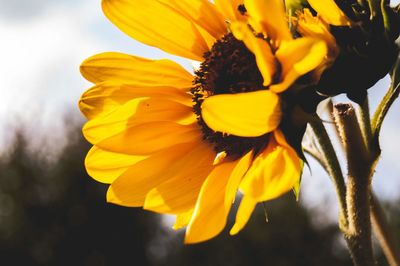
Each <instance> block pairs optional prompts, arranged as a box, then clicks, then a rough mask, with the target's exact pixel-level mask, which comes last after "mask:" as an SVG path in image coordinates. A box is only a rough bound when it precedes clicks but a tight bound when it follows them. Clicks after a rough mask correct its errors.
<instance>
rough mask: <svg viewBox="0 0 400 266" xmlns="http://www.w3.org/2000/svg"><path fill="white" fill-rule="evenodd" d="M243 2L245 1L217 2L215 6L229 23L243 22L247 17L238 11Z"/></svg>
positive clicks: (223, 0)
mask: <svg viewBox="0 0 400 266" xmlns="http://www.w3.org/2000/svg"><path fill="white" fill-rule="evenodd" d="M243 1H244V0H215V5H216V6H217V8H218V10H219V11H220V12H221V13H222V14H223V15H224V17H225V19H227V20H228V21H231V22H232V21H243V20H245V19H246V17H245V16H243V15H242V14H240V12H239V9H238V8H239V5H242V4H243Z"/></svg>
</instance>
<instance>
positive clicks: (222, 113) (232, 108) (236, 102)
mask: <svg viewBox="0 0 400 266" xmlns="http://www.w3.org/2000/svg"><path fill="white" fill-rule="evenodd" d="M201 108H202V110H201V114H202V117H203V119H204V121H205V122H206V124H207V125H208V126H209V127H210V128H211V129H213V130H215V131H219V132H223V133H228V134H232V135H236V136H241V137H257V136H261V135H263V134H265V133H268V132H271V131H272V130H274V129H275V128H277V127H278V125H279V123H280V120H281V109H280V108H281V106H280V101H279V97H278V96H277V95H276V94H275V93H273V92H271V91H269V90H261V91H255V92H246V93H237V94H220V95H215V96H211V97H208V98H206V99H205V100H204V102H203V104H202V106H201Z"/></svg>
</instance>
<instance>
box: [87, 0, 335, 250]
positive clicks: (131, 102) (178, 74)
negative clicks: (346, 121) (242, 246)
mask: <svg viewBox="0 0 400 266" xmlns="http://www.w3.org/2000/svg"><path fill="white" fill-rule="evenodd" d="M103 10H104V12H105V14H106V15H107V17H108V18H110V20H111V21H112V22H113V23H114V24H116V25H117V26H118V27H119V28H120V29H122V30H123V31H124V32H126V33H127V34H129V35H130V36H132V37H133V38H135V39H137V40H139V41H141V42H143V43H146V44H148V45H152V46H156V47H158V48H160V49H163V50H164V51H167V52H169V53H172V54H175V55H179V56H183V57H186V58H189V59H193V60H198V61H200V62H201V64H200V68H199V69H198V70H197V71H196V72H195V73H194V75H192V74H190V73H188V72H187V71H186V70H184V69H183V68H182V67H180V66H179V65H177V64H176V63H174V62H171V61H168V60H148V59H144V58H139V57H135V56H130V55H125V54H121V53H103V54H99V55H95V56H93V57H91V58H89V59H87V60H86V61H85V62H84V63H83V64H82V66H81V72H82V74H83V76H84V77H85V78H86V79H88V80H89V81H91V82H93V83H95V86H94V87H92V88H91V89H89V90H88V91H87V92H85V93H84V94H83V95H82V97H81V100H80V103H79V106H80V109H81V111H82V112H83V113H84V114H85V116H86V117H87V118H88V119H89V121H88V122H87V123H86V125H85V126H84V128H83V133H84V135H85V137H86V139H87V140H88V141H89V142H90V143H92V144H93V145H94V146H93V148H92V149H91V150H90V152H89V153H88V155H87V158H86V162H85V164H86V168H87V171H88V173H89V174H90V175H91V176H92V177H93V178H95V179H96V180H98V181H100V182H104V183H107V184H110V186H109V189H108V192H107V200H108V201H109V202H112V203H116V204H120V205H124V206H132V207H143V208H144V209H147V210H151V211H155V212H159V213H168V214H174V215H176V223H175V225H174V228H175V229H178V228H182V227H187V230H186V238H185V240H186V242H188V243H193V242H200V241H204V240H207V239H209V238H212V237H214V236H215V235H217V234H218V233H219V232H220V231H221V230H222V229H223V228H224V227H225V224H226V220H227V216H228V213H229V211H230V209H231V205H232V202H233V201H234V199H235V196H236V194H237V191H238V190H240V191H241V192H242V193H243V198H242V200H241V203H240V207H239V210H238V213H237V216H236V222H235V225H234V227H233V228H232V230H231V233H232V234H236V233H237V232H239V231H240V229H241V228H243V226H244V225H245V224H246V222H247V220H248V219H249V217H250V214H251V213H252V211H253V209H254V207H255V206H256V204H257V203H258V202H263V201H266V200H270V199H273V198H276V197H279V196H280V195H282V194H283V193H286V192H287V191H289V190H291V189H292V188H293V187H294V186H296V184H297V183H298V182H299V179H300V175H301V171H302V160H301V159H300V158H299V152H296V151H298V150H299V149H298V148H297V147H296V145H294V144H293V143H294V142H296V141H297V142H299V141H298V140H299V139H301V137H302V133H301V132H302V131H303V128H304V126H305V122H304V121H302V122H300V123H299V121H298V120H296V121H295V119H294V115H293V113H296V112H297V113H299V110H303V109H302V107H303V106H302V105H301V104H299V101H298V100H299V99H301V98H303V99H307V100H309V98H310V97H308V96H309V95H314V94H313V92H312V91H311V90H309V91H305V90H304V86H305V84H310V83H311V84H314V83H316V82H317V81H318V80H315V79H314V75H313V74H312V72H313V71H314V70H316V69H318V68H319V67H320V66H321V65H323V64H325V61H326V60H327V54H328V49H327V45H326V44H325V41H324V40H323V39H320V38H316V37H304V38H299V39H293V38H292V36H291V33H290V30H289V28H288V26H287V21H286V17H285V10H284V6H283V2H282V1H280V0H274V1H255V0H245V1H237V0H216V1H215V4H213V3H211V2H210V1H208V0H195V1H193V0H190V1H189V0H180V1H174V0H147V1H134V0H131V1H128V0H103ZM266 10H274V12H266ZM266 14H269V15H268V16H266ZM311 98H312V97H311ZM302 112H304V111H302ZM300 113H301V112H300ZM293 140H296V141H293ZM289 143H290V144H289Z"/></svg>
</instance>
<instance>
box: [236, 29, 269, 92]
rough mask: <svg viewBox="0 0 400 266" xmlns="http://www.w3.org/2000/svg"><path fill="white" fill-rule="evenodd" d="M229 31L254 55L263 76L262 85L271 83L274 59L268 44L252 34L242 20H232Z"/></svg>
mask: <svg viewBox="0 0 400 266" xmlns="http://www.w3.org/2000/svg"><path fill="white" fill-rule="evenodd" d="M230 28H231V31H232V33H233V35H234V36H235V38H236V39H238V40H241V41H243V42H244V44H245V45H246V47H247V48H248V49H249V50H250V51H251V52H252V53H253V54H254V55H255V57H256V62H257V66H258V69H259V70H260V72H261V74H262V76H263V78H264V84H263V85H264V86H268V85H270V84H271V81H272V77H273V75H274V73H275V65H276V59H275V57H274V55H273V54H272V51H271V47H270V46H269V44H268V43H267V42H266V41H265V40H263V39H261V38H257V37H256V36H254V34H253V32H252V31H251V30H250V29H249V27H248V25H247V24H246V23H243V22H232V24H231V26H230Z"/></svg>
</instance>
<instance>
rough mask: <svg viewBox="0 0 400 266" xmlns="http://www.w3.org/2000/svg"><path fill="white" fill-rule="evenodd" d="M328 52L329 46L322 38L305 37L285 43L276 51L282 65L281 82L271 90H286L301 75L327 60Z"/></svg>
mask: <svg viewBox="0 0 400 266" xmlns="http://www.w3.org/2000/svg"><path fill="white" fill-rule="evenodd" d="M327 54H328V47H327V46H326V44H325V42H324V41H322V40H320V39H314V38H307V37H304V38H298V39H296V40H293V41H290V42H285V43H283V44H282V45H281V46H280V47H279V49H278V51H277V52H276V57H277V58H278V60H279V62H280V63H281V66H282V76H281V82H280V83H278V84H276V85H272V86H271V87H270V90H271V91H274V92H276V93H280V92H283V91H285V90H286V89H287V88H289V86H290V85H292V84H293V82H295V81H296V80H297V79H298V78H299V77H300V76H302V75H304V74H307V73H308V72H310V71H312V70H314V69H316V68H317V67H318V66H320V65H321V64H322V63H323V62H324V60H327Z"/></svg>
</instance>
